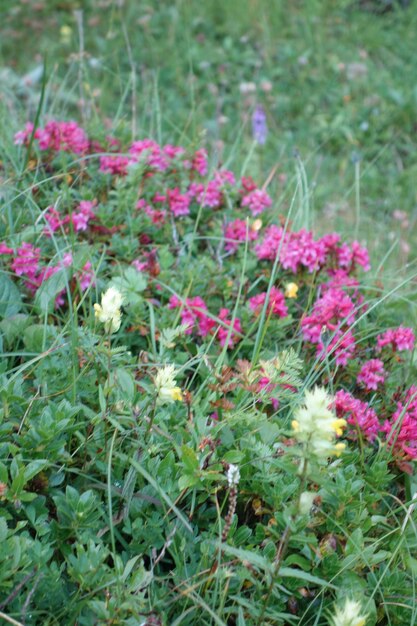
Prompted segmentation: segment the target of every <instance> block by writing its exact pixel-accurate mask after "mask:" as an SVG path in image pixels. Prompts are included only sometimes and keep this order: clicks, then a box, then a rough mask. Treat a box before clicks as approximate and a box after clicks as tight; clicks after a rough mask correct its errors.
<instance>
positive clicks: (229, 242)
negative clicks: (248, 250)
mask: <svg viewBox="0 0 417 626" xmlns="http://www.w3.org/2000/svg"><path fill="white" fill-rule="evenodd" d="M224 237H225V242H226V243H225V246H224V247H225V250H226V251H227V252H236V250H237V249H238V248H239V244H241V243H242V242H244V241H246V240H248V241H253V240H254V239H256V238H257V237H258V231H256V230H254V229H253V228H251V227H250V226H249V225H248V226H246V220H239V219H237V220H234V221H233V222H229V223H228V224H226V227H225V229H224Z"/></svg>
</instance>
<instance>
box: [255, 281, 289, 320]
mask: <svg viewBox="0 0 417 626" xmlns="http://www.w3.org/2000/svg"><path fill="white" fill-rule="evenodd" d="M266 297H267V292H266V291H264V292H263V293H260V294H258V295H257V296H253V297H252V298H250V299H249V308H250V309H251V311H253V312H254V313H255V315H260V313H261V311H262V308H263V306H264V304H265V300H266ZM266 310H267V314H268V315H269V314H272V315H276V316H278V317H286V316H287V315H288V308H287V305H286V304H285V296H284V294H283V293H282V291H280V290H279V289H277V288H276V287H271V291H270V293H269V302H268V306H267V309H266Z"/></svg>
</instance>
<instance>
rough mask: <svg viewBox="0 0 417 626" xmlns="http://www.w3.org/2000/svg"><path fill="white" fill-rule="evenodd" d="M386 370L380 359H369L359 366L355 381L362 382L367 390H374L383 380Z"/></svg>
mask: <svg viewBox="0 0 417 626" xmlns="http://www.w3.org/2000/svg"><path fill="white" fill-rule="evenodd" d="M385 377H386V372H385V370H384V364H383V362H382V361H381V360H380V359H370V360H369V361H366V363H364V364H363V365H362V367H361V370H360V372H359V374H358V377H357V379H356V380H357V382H358V383H359V384H362V385H363V386H364V387H365V389H367V390H368V391H370V390H373V391H376V390H377V388H378V385H379V384H382V383H383V382H384V381H385Z"/></svg>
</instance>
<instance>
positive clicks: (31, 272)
mask: <svg viewBox="0 0 417 626" xmlns="http://www.w3.org/2000/svg"><path fill="white" fill-rule="evenodd" d="M40 256H41V249H40V248H35V247H34V246H33V245H32V244H31V243H22V245H21V247H20V248H18V249H17V252H16V256H15V257H14V259H13V261H12V263H11V268H12V270H13V271H14V273H15V274H16V275H17V276H26V277H27V278H29V279H30V280H31V281H33V280H34V279H35V276H36V274H37V272H38V270H39V259H40Z"/></svg>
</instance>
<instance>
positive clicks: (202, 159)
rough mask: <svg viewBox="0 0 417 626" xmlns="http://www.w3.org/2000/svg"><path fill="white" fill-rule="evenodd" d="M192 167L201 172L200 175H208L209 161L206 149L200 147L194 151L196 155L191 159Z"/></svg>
mask: <svg viewBox="0 0 417 626" xmlns="http://www.w3.org/2000/svg"><path fill="white" fill-rule="evenodd" d="M191 169H192V170H194V171H196V172H197V173H198V174H200V176H207V172H208V161H207V151H206V150H204V149H200V150H197V151H196V152H195V153H194V157H193V159H192V161H191Z"/></svg>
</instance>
